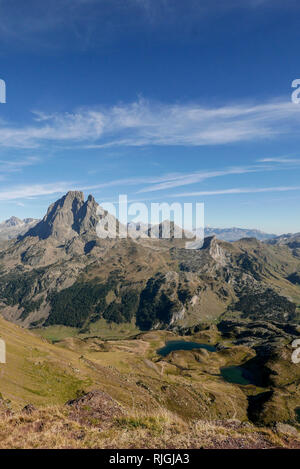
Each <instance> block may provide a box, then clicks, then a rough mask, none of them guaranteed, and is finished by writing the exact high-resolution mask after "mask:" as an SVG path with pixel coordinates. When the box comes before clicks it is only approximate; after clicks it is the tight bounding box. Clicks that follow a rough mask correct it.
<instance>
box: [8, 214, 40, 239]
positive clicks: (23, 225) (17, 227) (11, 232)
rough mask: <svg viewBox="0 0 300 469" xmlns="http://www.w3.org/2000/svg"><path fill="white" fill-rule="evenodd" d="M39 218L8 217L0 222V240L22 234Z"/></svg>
mask: <svg viewBox="0 0 300 469" xmlns="http://www.w3.org/2000/svg"><path fill="white" fill-rule="evenodd" d="M38 221H39V220H36V219H35V218H24V219H23V220H21V219H20V218H18V217H14V216H12V217H10V218H9V219H8V220H5V221H3V222H2V223H0V241H8V240H10V239H14V238H17V237H18V236H20V235H23V234H24V233H26V231H28V230H29V229H30V228H33V227H34V226H35V225H36V223H38Z"/></svg>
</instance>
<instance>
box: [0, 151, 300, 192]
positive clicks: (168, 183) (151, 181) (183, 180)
mask: <svg viewBox="0 0 300 469" xmlns="http://www.w3.org/2000/svg"><path fill="white" fill-rule="evenodd" d="M264 160H270V161H266V162H265V163H264V164H254V165H248V166H239V167H229V168H223V169H220V170H207V171H194V172H190V173H171V174H170V173H168V174H163V175H160V176H151V177H149V176H138V177H131V178H118V179H112V180H109V181H105V182H102V183H100V184H84V183H83V182H78V181H58V182H53V183H45V184H34V185H31V184H28V185H26V184H25V185H24V184H23V185H17V186H12V187H7V188H4V189H2V190H0V200H18V199H26V198H35V197H40V196H44V195H52V194H53V195H54V194H63V193H65V192H67V191H69V190H75V189H76V190H82V191H98V190H101V191H102V190H103V189H108V188H112V187H117V188H119V190H123V189H124V188H125V187H128V186H133V187H134V186H137V187H139V186H140V187H141V188H140V189H138V190H136V191H135V192H134V193H135V194H140V193H147V192H158V191H167V194H168V197H170V196H171V197H173V196H174V197H181V196H182V197H190V196H198V195H221V194H238V193H252V192H253V193H255V192H271V191H272V192H273V191H277V192H278V191H281V192H283V191H287V190H297V189H298V187H297V186H296V187H295V186H291V187H289V186H287V187H285V186H284V187H275V188H274V187H272V188H261V189H259V188H258V189H256V188H252V189H248V188H246V189H244V188H234V189H224V190H223V189H222V190H211V191H195V192H186V193H179V194H178V193H177V194H170V192H169V191H170V189H173V188H175V187H180V186H189V185H193V184H195V183H198V182H203V181H205V180H207V179H213V178H219V177H226V176H233V175H237V176H238V175H241V174H249V173H256V172H259V171H260V172H265V171H273V170H280V171H283V170H287V169H290V168H291V167H293V165H294V162H295V161H298V160H292V162H293V163H292V164H287V163H286V160H284V163H285V164H281V163H280V162H279V161H278V158H276V157H275V158H265V159H264ZM273 160H275V161H276V165H274V164H273ZM280 160H281V159H280ZM33 161H34V159H33ZM30 162H31V159H29V160H28V161H27V160H24V161H18V162H16V163H18V164H19V165H20V166H21V167H22V165H26V164H29V163H30ZM0 164H1V160H0ZM102 196H103V193H102ZM151 199H153V200H154V197H153V196H152V197H151ZM138 200H142V199H138ZM147 200H150V199H147Z"/></svg>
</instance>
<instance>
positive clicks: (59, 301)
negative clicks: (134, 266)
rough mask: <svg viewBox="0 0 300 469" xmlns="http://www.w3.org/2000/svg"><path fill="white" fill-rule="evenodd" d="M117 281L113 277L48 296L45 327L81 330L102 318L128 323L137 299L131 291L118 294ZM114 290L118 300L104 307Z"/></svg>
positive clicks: (133, 314)
mask: <svg viewBox="0 0 300 469" xmlns="http://www.w3.org/2000/svg"><path fill="white" fill-rule="evenodd" d="M117 285H118V279H117V277H116V276H115V275H112V276H111V277H110V278H109V279H108V281H107V282H106V283H98V282H97V281H93V282H76V283H75V284H74V285H72V286H71V287H69V288H66V289H65V290H62V291H60V292H58V293H57V292H53V293H51V294H50V295H49V296H48V300H49V302H50V305H51V312H50V315H49V317H48V319H47V321H46V323H45V325H52V324H63V325H65V326H72V327H79V328H81V327H82V326H83V325H84V323H85V322H86V321H87V320H88V321H89V322H96V321H97V320H98V319H100V318H101V317H103V318H104V319H106V320H107V321H109V322H116V323H122V322H129V321H131V320H132V318H133V317H134V316H135V313H136V311H137V308H138V302H139V296H138V294H137V293H136V292H134V291H126V292H124V293H123V294H118V291H117ZM111 291H113V292H114V293H115V295H116V297H117V301H112V302H111V303H109V304H107V300H106V298H107V295H108V293H109V292H111Z"/></svg>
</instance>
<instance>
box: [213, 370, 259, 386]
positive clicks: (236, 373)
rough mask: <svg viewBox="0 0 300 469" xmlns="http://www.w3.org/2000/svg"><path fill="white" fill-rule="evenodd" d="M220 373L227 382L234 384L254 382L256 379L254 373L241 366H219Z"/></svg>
mask: <svg viewBox="0 0 300 469" xmlns="http://www.w3.org/2000/svg"><path fill="white" fill-rule="evenodd" d="M220 371H221V375H222V376H223V378H224V379H225V381H227V382H228V383H234V384H242V385H244V386H245V385H247V384H256V379H255V377H254V375H253V374H252V373H251V372H250V371H248V370H246V369H245V368H242V367H241V366H227V367H226V368H221V370H220Z"/></svg>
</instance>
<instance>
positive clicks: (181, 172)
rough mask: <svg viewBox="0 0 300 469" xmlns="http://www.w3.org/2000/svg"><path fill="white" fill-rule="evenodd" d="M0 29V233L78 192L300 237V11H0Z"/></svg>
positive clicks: (62, 0) (127, 7)
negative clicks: (185, 209)
mask: <svg viewBox="0 0 300 469" xmlns="http://www.w3.org/2000/svg"><path fill="white" fill-rule="evenodd" d="M241 4H242V6H241ZM0 18H1V22H0V79H3V80H5V82H6V86H7V102H6V104H0V219H1V220H2V219H5V218H8V217H9V216H11V215H16V216H19V217H21V218H24V217H31V216H32V217H41V216H42V215H43V214H44V212H45V210H46V209H47V206H48V205H49V203H51V202H52V201H54V200H56V199H57V198H58V197H60V196H61V195H62V194H63V193H65V192H66V191H67V190H70V189H80V190H83V191H84V192H85V193H86V194H88V193H93V194H94V196H95V198H96V199H97V201H98V202H100V203H101V202H108V201H117V199H118V195H119V194H124V193H125V194H128V199H129V200H134V201H145V202H147V203H150V202H151V201H153V202H172V201H174V202H178V201H179V202H196V201H197V202H204V203H205V218H206V224H209V225H211V226H218V227H229V226H240V227H253V228H259V229H262V230H264V231H268V232H274V233H283V232H296V231H300V220H299V203H300V178H299V175H300V147H299V143H300V138H299V137H300V134H299V128H300V105H297V104H294V103H292V102H291V93H292V91H293V90H292V88H291V83H292V81H293V80H294V79H296V78H300V65H299V59H298V55H299V47H298V44H299V31H300V5H299V2H297V1H292V0H290V1H289V0H286V1H279V0H278V1H277V0H270V1H268V0H244V1H243V2H241V1H237V0H228V1H226V2H225V1H220V0H210V1H201V0H186V1H184V2H183V1H182V0H151V1H150V0H149V1H148V0H110V1H108V0H72V1H71V0H59V1H58V0H49V1H48V2H47V3H46V2H40V1H38V0H34V1H33V0H27V1H26V2H24V1H22V0H0Z"/></svg>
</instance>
